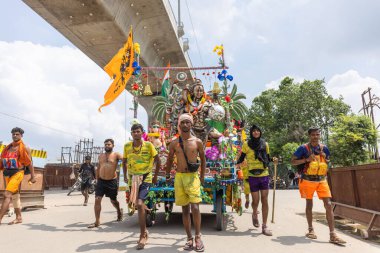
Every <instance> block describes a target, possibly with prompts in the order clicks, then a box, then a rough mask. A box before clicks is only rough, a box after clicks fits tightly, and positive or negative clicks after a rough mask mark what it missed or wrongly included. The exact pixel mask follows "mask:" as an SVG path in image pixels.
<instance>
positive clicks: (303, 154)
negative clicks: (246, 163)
mask: <svg viewBox="0 0 380 253" xmlns="http://www.w3.org/2000/svg"><path fill="white" fill-rule="evenodd" d="M308 134H309V143H306V144H303V145H301V146H300V147H299V148H298V149H297V150H296V152H294V154H293V156H292V160H291V164H292V165H293V166H301V167H302V170H301V171H300V172H301V179H300V183H299V191H300V194H301V198H304V199H306V219H307V223H308V225H309V228H308V232H307V233H306V237H308V238H310V239H317V236H316V234H315V232H314V228H313V224H312V222H313V210H312V209H313V195H314V193H315V192H317V195H318V198H319V199H321V200H322V201H323V204H324V205H325V209H326V219H327V222H328V225H329V229H330V242H331V243H335V244H345V243H346V242H345V241H344V240H342V239H341V238H339V237H338V236H337V234H336V233H335V228H334V212H333V209H332V205H331V192H330V188H329V185H328V184H327V180H326V174H327V163H328V161H329V158H330V151H329V149H328V148H327V147H326V145H324V144H322V143H320V138H321V131H320V129H319V128H317V127H312V128H310V129H309V130H308Z"/></svg>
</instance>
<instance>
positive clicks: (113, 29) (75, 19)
mask: <svg viewBox="0 0 380 253" xmlns="http://www.w3.org/2000/svg"><path fill="white" fill-rule="evenodd" d="M23 1H24V2H25V3H26V4H27V5H28V6H29V7H30V8H32V9H33V10H34V11H35V12H36V13H38V14H39V15H40V16H41V17H42V18H44V19H45V20H46V21H47V22H48V23H49V24H51V25H52V26H53V27H54V28H55V29H57V30H58V31H59V32H60V33H61V34H63V35H64V36H65V37H66V38H67V39H68V40H70V41H71V42H72V43H73V44H74V45H75V46H76V47H77V48H79V49H80V50H81V51H82V52H83V53H84V54H86V55H87V56H88V57H89V58H90V59H92V60H93V61H94V62H95V63H96V64H98V65H99V67H101V68H103V67H104V66H105V65H106V64H107V63H108V61H109V60H110V59H111V58H112V57H113V55H114V54H115V53H116V52H117V51H118V50H119V48H120V47H122V45H123V44H124V43H125V41H126V39H127V37H128V32H129V29H130V26H131V25H132V26H133V29H134V41H135V42H139V43H140V45H141V57H140V65H141V66H166V64H167V63H168V62H169V61H170V64H171V66H177V67H191V61H190V58H189V56H188V54H187V53H186V52H185V51H184V45H183V41H182V39H181V38H179V36H178V30H177V21H176V19H175V16H174V14H173V10H172V8H171V6H170V3H169V0H155V1H152V0H23ZM173 74H175V73H173ZM187 74H188V77H193V75H192V73H190V72H187ZM151 75H157V73H150V76H151ZM158 75H159V76H157V77H159V78H161V77H162V75H163V73H162V72H161V73H158ZM172 76H173V75H172ZM151 88H152V92H153V93H154V94H157V92H158V91H159V90H160V86H157V85H156V82H154V84H153V83H152V84H151ZM103 89H104V87H102V88H101V89H100V91H102V92H103ZM139 103H140V104H141V105H142V106H143V107H144V108H145V109H146V111H147V113H148V117H149V118H151V107H152V104H153V103H152V97H141V98H139Z"/></svg>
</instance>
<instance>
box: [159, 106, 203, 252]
mask: <svg viewBox="0 0 380 253" xmlns="http://www.w3.org/2000/svg"><path fill="white" fill-rule="evenodd" d="M178 122H179V130H180V137H179V138H178V139H176V140H174V141H172V142H171V143H170V146H169V156H168V161H167V164H166V179H167V180H168V181H169V180H170V170H171V167H172V164H173V158H174V155H175V156H176V158H177V171H176V175H175V180H174V191H175V203H176V205H178V206H182V221H183V225H184V227H185V230H186V234H187V242H186V244H185V247H184V250H193V249H194V250H195V251H196V252H203V251H204V245H203V242H202V240H201V213H200V210H199V203H200V202H201V201H202V198H201V184H203V183H204V175H205V169H206V158H205V152H204V149H203V143H202V141H201V140H200V139H198V138H196V137H195V136H192V135H191V132H190V129H191V127H192V125H193V123H194V122H193V117H192V115H191V114H187V113H185V114H182V115H181V116H180V117H179V119H178ZM198 156H199V157H200V159H201V163H199V161H198ZM199 167H200V168H201V171H200V178H199V174H198V170H199ZM190 209H191V213H192V215H193V221H194V227H195V247H194V240H193V237H192V234H191V219H190Z"/></svg>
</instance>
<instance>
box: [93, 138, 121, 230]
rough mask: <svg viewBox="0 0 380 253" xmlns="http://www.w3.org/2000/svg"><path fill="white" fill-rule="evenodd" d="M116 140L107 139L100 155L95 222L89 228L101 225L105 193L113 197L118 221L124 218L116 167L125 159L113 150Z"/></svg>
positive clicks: (112, 201)
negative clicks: (118, 194) (119, 200)
mask: <svg viewBox="0 0 380 253" xmlns="http://www.w3.org/2000/svg"><path fill="white" fill-rule="evenodd" d="M113 147H114V140H112V139H106V140H105V141H104V150H105V151H106V152H105V153H103V154H100V155H99V167H98V169H97V170H96V181H97V184H96V189H95V206H94V210H95V223H93V224H91V225H90V226H88V228H95V227H99V226H100V211H101V209H102V206H101V203H102V198H103V196H104V195H106V197H109V198H110V199H111V203H112V205H113V206H114V207H115V208H116V210H117V221H122V220H123V211H122V209H120V205H119V202H118V201H117V192H118V188H119V186H118V182H117V174H116V168H117V165H118V162H119V161H121V160H123V156H122V155H121V154H119V153H117V152H113Z"/></svg>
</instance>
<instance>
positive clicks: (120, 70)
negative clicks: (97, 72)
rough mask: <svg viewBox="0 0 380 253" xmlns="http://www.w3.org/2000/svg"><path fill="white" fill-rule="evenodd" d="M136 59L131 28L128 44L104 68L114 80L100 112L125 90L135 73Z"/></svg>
mask: <svg viewBox="0 0 380 253" xmlns="http://www.w3.org/2000/svg"><path fill="white" fill-rule="evenodd" d="M134 58H135V57H134V50H133V33H132V27H131V30H130V31H129V35H128V39H127V42H126V43H125V44H124V46H123V47H122V48H121V49H120V50H119V51H118V52H117V53H116V55H115V56H114V57H113V58H112V59H111V60H110V62H109V63H108V64H107V65H106V66H105V67H104V71H106V73H107V74H108V75H109V76H110V77H111V78H112V79H114V80H113V82H112V84H111V85H110V87H109V88H108V90H107V92H106V94H105V95H104V104H103V105H101V106H100V107H99V109H98V110H99V112H100V111H101V110H100V109H101V108H102V107H104V106H107V105H109V104H111V103H112V102H113V101H114V100H115V99H116V98H117V97H118V96H119V95H120V94H121V93H122V92H123V90H124V89H125V86H126V84H127V83H128V80H129V78H131V75H132V73H133V67H132V64H133V61H134Z"/></svg>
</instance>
